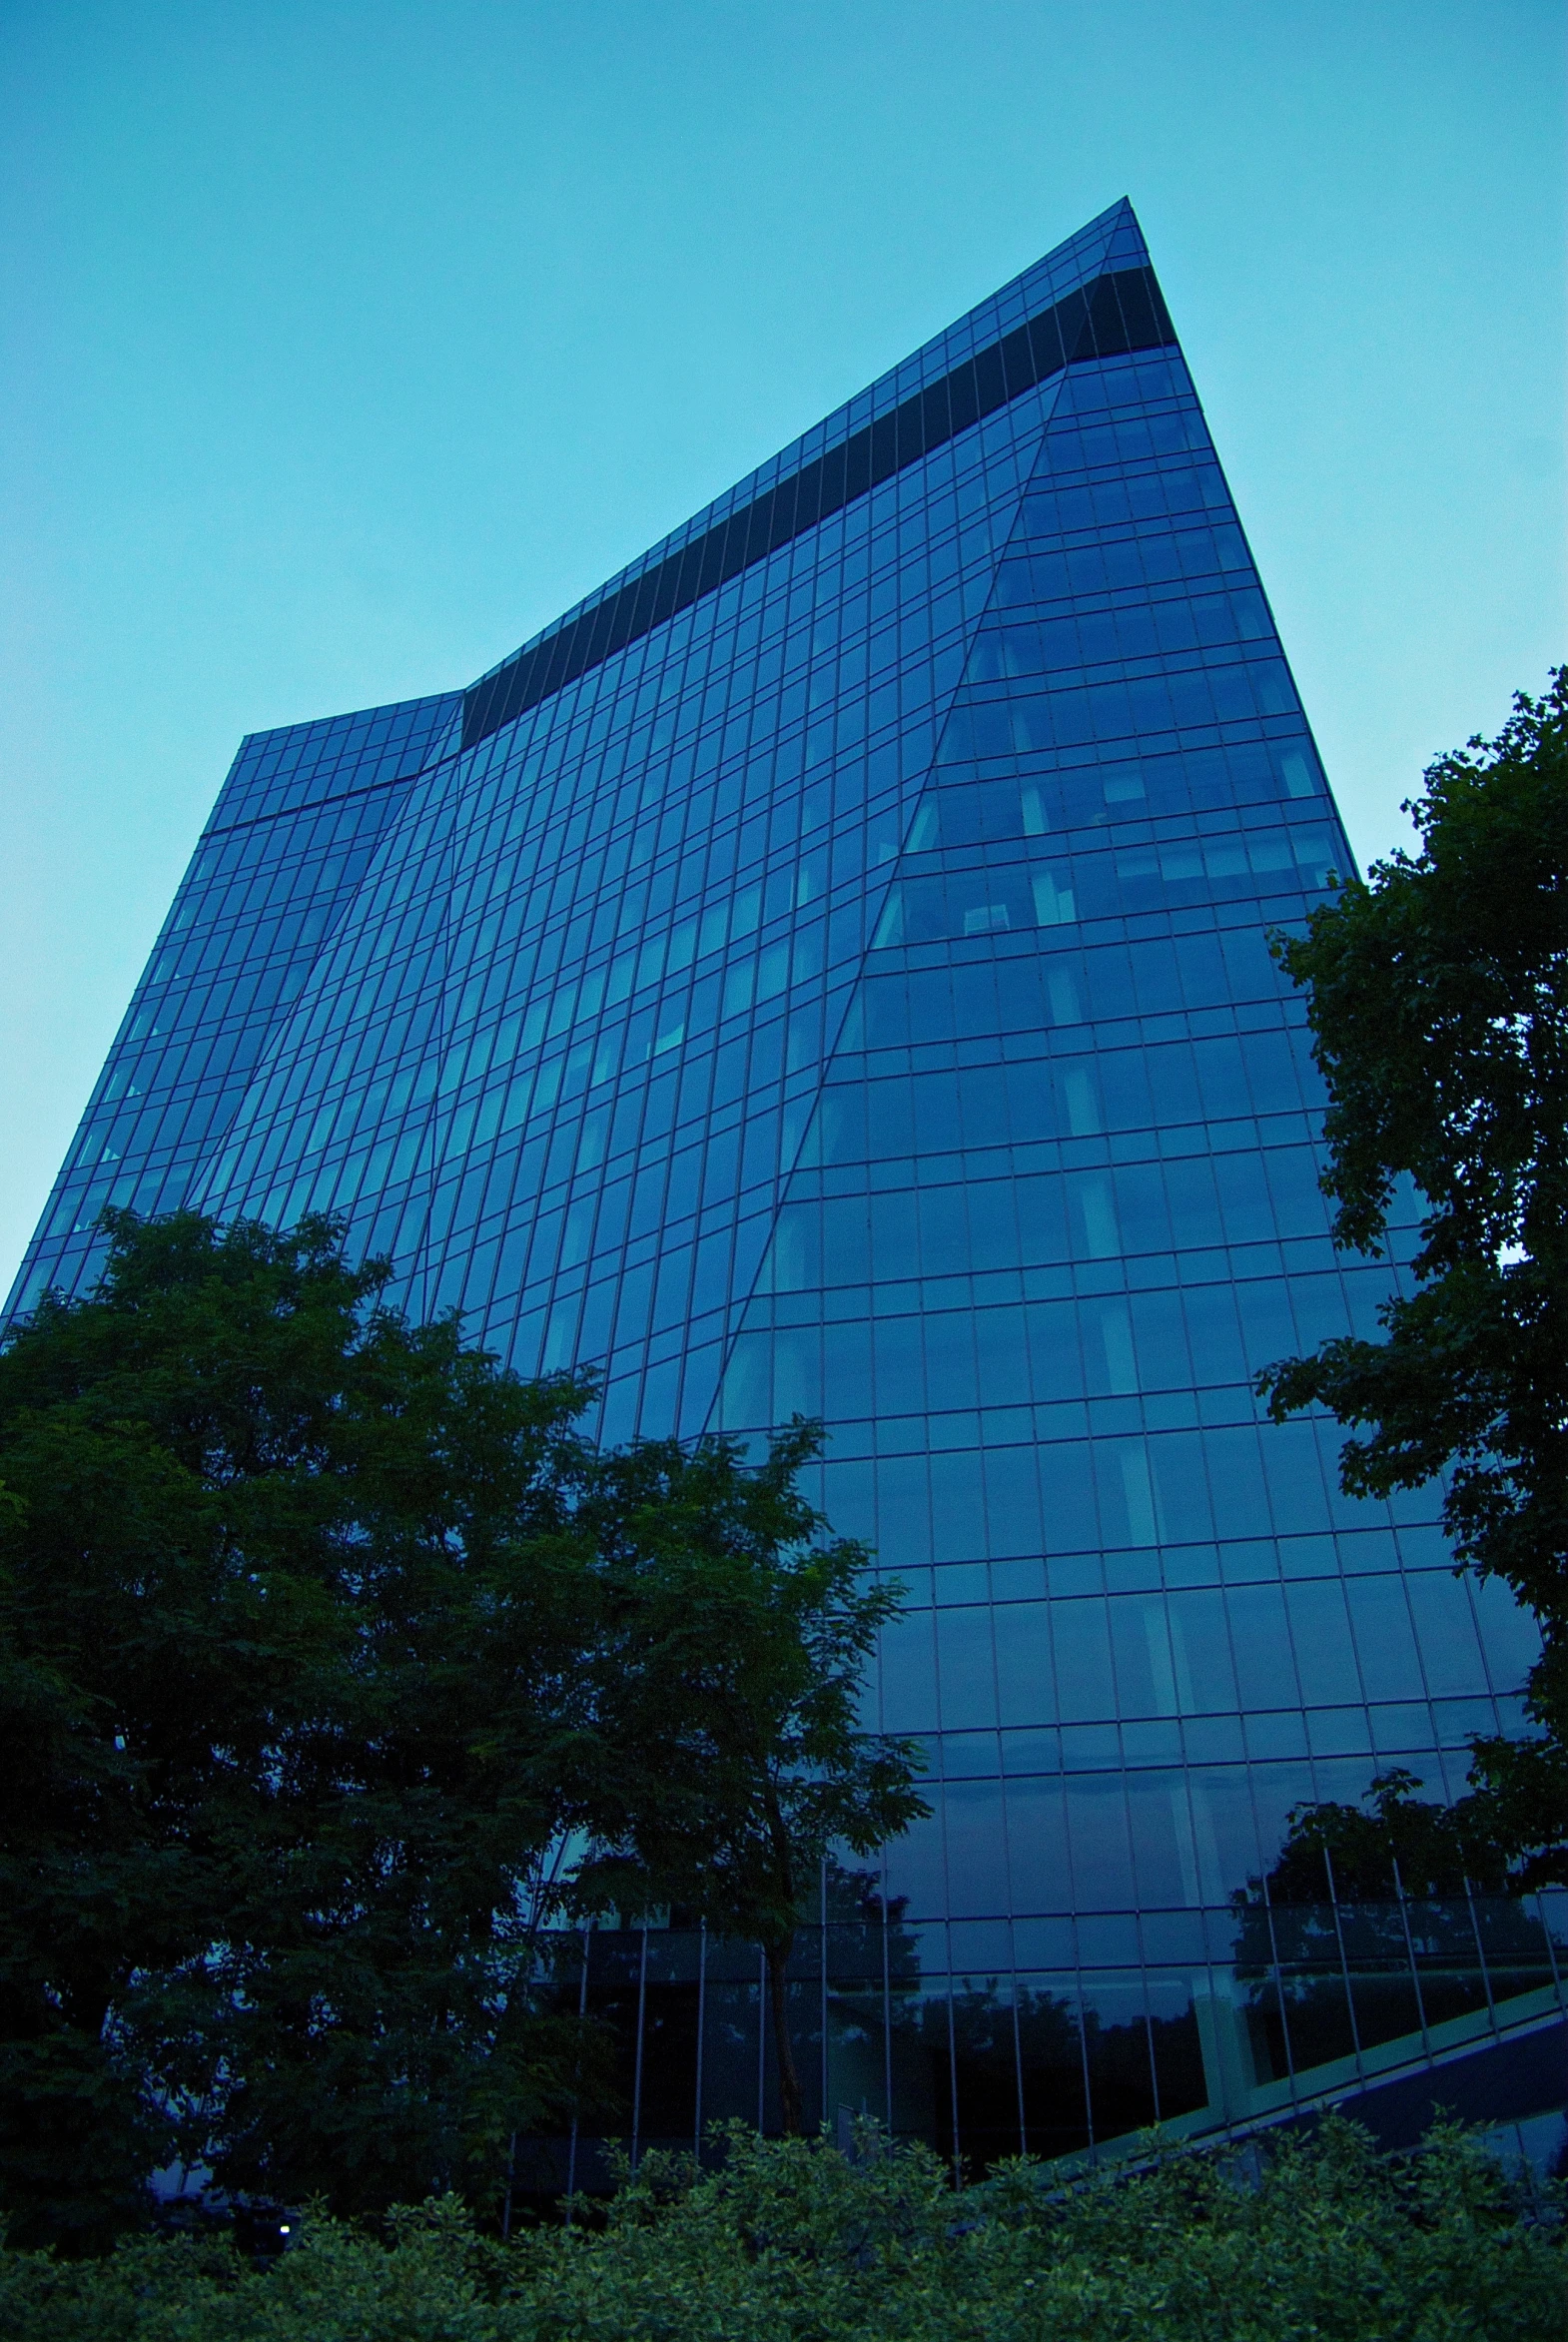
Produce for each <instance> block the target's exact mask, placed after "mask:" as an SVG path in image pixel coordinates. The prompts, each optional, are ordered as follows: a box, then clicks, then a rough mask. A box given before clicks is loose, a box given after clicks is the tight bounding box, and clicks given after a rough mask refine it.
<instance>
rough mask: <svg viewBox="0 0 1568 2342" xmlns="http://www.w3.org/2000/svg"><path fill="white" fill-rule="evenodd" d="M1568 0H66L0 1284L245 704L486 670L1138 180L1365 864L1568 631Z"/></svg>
mask: <svg viewBox="0 0 1568 2342" xmlns="http://www.w3.org/2000/svg"><path fill="white" fill-rule="evenodd" d="M1564 23H1565V19H1564V14H1563V11H1562V9H1561V6H1560V0H1469V4H1468V5H1455V4H1452V0H1264V4H1263V5H1261V6H1259V5H1258V0H1071V4H1064V0H1034V4H1033V5H1023V4H1020V0H769V4H767V5H763V4H761V0H758V4H756V5H750V4H748V0H727V4H725V5H719V4H716V0H644V4H643V5H641V6H631V5H624V4H622V5H616V4H613V0H569V4H567V0H507V4H501V0H438V4H437V0H314V4H313V0H99V4H95V0H8V4H7V5H6V7H5V9H4V11H3V15H0V75H3V89H4V98H3V109H0V120H3V124H4V128H3V131H0V138H3V141H4V157H3V180H0V217H3V219H4V222H5V226H4V228H3V230H0V259H3V266H4V272H5V286H4V299H3V312H0V314H3V317H4V321H5V324H4V331H5V334H6V337H7V341H8V344H9V348H8V353H7V363H6V366H5V370H4V388H3V393H0V399H3V404H0V480H3V498H4V505H3V510H0V528H3V555H0V558H3V563H4V578H5V611H6V622H5V648H4V672H3V676H0V792H3V794H0V853H3V868H4V874H5V875H4V901H5V915H4V920H3V923H0V936H3V949H4V955H5V961H4V967H3V970H0V1019H3V1032H0V1133H3V1138H0V1281H3V1280H6V1279H8V1278H9V1275H10V1272H11V1268H12V1266H13V1264H14V1262H15V1259H16V1257H17V1256H18V1254H19V1253H20V1251H21V1248H22V1245H23V1243H24V1242H25V1240H26V1237H27V1235H28V1233H29V1232H30V1230H31V1227H32V1223H33V1220H34V1218H35V1216H36V1214H37V1211H38V1209H39V1207H40V1205H41V1203H42V1201H43V1198H44V1195H45V1193H46V1191H47V1188H48V1184H49V1181H50V1178H51V1177H52V1175H53V1172H54V1171H55V1168H56V1166H57V1164H58V1161H59V1158H60V1156H61V1154H62V1152H63V1150H64V1148H65V1146H66V1144H67V1142H68V1140H69V1138H70V1135H71V1131H72V1129H73V1127H74V1125H75V1122H76V1118H77V1116H78V1114H79V1112H80V1110H81V1107H82V1105H83V1103H84V1101H85V1098H86V1095H87V1092H88V1089H89V1086H90V1084H91V1082H92V1079H93V1076H94V1074H95V1073H96V1071H97V1068H98V1066H99V1064H100V1062H101V1060H102V1057H103V1054H104V1051H105V1049H106V1047H107V1045H108V1043H109V1041H110V1038H111V1036H112V1034H113V1032H114V1028H115V1026H116V1024H117V1022H118V1020H119V1018H120V1015H121V1012H122V1010H123V1008H124V1005H125V1002H126V999H127V997H128V995H129V993H130V989H131V986H132V984H133V982H134V981H135V978H136V976H137V974H138V972H139V970H140V968H141V966H142V962H143V960H144V958H145V956H146V953H147V950H148V948H149V945H150V944H151V942H152V939H153V936H154V934H155V933H156V931H157V928H158V924H159V921H160V920H161V918H162V916H163V913H164V910H165V908H166V906H167V904H168V900H169V897H170V895H171V893H172V891H173V889H174V887H175V884H176V883H177V881H178V879H179V876H180V873H181V871H182V869H183V868H184V865H185V863H186V860H187V858H188V856H189V854H190V851H191V848H192V845H193V843H194V841H195V839H196V836H197V834H198V831H199V829H200V827H201V824H202V821H203V819H204V817H205V815H206V812H207V810H208V807H209V805H210V803H211V801H212V798H213V796H214V794H215V792H216V790H217V788H218V784H219V782H220V781H221V779H222V777H223V774H224V772H225V770H226V768H227V766H228V763H229V760H230V757H231V756H232V754H233V752H234V749H235V747H236V745H237V743H238V741H239V738H240V736H241V734H242V733H244V732H246V731H252V730H256V729H258V728H260V727H263V726H266V725H270V724H280V723H286V722H290V721H294V720H296V719H299V718H302V717H307V716H313V715H319V714H329V713H333V712H335V711H338V710H341V709H346V708H353V707H360V706H365V705H369V704H373V703H375V702H377V701H382V700H390V699H396V698H400V697H404V696H408V695H411V694H415V693H421V692H425V691H433V690H436V689H441V688H446V687H449V686H452V685H460V684H462V683H464V682H467V681H469V680H471V679H472V677H473V676H474V675H475V674H477V673H478V672H479V671H480V670H481V669H483V668H484V667H486V666H488V665H489V664H490V663H491V662H492V661H494V660H495V659H497V658H499V657H500V656H502V655H503V654H504V653H505V652H506V651H507V650H509V649H510V648H512V647H513V646H514V645H515V644H516V643H517V642H519V641H520V640H521V639H522V638H523V636H524V635H525V634H527V633H529V632H531V631H532V630H533V629H534V628H535V627H537V626H539V625H541V624H542V623H544V622H545V621H546V620H547V619H549V618H550V617H552V616H553V615H554V614H555V613H556V612H557V611H558V610H560V609H561V608H562V607H563V606H564V605H565V604H567V603H568V602H570V601H571V600H573V599H574V598H575V597H576V596H577V595H578V594H580V593H582V592H584V591H585V590H586V589H588V588H589V587H591V586H592V585H594V584H596V583H597V582H598V580H599V579H600V578H601V577H603V576H604V575H606V574H607V573H608V572H609V571H610V570H612V569H614V568H616V567H617V566H618V565H619V564H620V563H621V562H623V561H625V560H626V559H628V558H629V557H630V556H631V555H633V554H635V553H636V552H638V551H639V550H640V549H641V548H642V547H643V546H644V545H645V544H647V543H648V542H649V541H651V540H652V539H653V538H655V537H656V536H658V535H660V534H661V533H662V532H663V531H664V530H666V529H667V528H669V527H671V526H672V525H673V524H674V523H676V522H677V521H679V520H681V519H682V518H683V517H684V516H685V515H686V514H687V513H688V512H689V511H691V510H692V509H693V508H694V507H696V506H697V505H699V504H701V503H702V502H704V501H705V500H706V499H707V498H708V497H710V496H711V495H713V494H714V493H715V492H716V491H718V490H719V489H721V488H723V487H725V486H726V485H727V484H728V483H729V481H730V480H731V479H733V478H734V477H735V476H736V475H738V474H739V473H741V472H743V471H745V470H746V469H747V468H748V467H749V466H750V465H752V464H754V463H755V462H757V461H758V460H760V459H761V458H762V457H763V456H765V455H767V454H769V453H770V452H771V451H772V450H773V449H774V448H775V447H776V446H777V445H779V444H780V443H781V442H782V441H784V440H785V439H787V438H789V437H791V436H792V435H793V434H794V433H795V432H796V431H798V430H800V429H801V428H803V427H804V426H805V425H806V424H808V423H810V422H811V421H813V420H814V419H815V418H816V417H817V416H818V415H819V414H820V413H822V412H823V411H824V410H825V409H827V408H828V407H830V406H832V405H834V404H836V403H837V402H838V401H839V400H840V399H842V398H844V397H845V396H847V395H848V394H849V393H850V392H851V391H853V390H857V389H858V388H859V387H860V386H861V385H862V384H863V383H864V382H866V381H868V380H869V379H870V378H871V377H872V376H874V375H876V374H878V373H879V372H881V371H882V370H883V369H884V368H885V367H887V366H888V365H890V364H891V363H893V362H894V361H895V360H897V359H898V358H900V357H902V356H903V355H904V353H905V352H906V351H908V350H909V349H911V348H912V347H914V346H915V345H916V344H917V343H919V342H921V341H923V340H924V339H925V338H926V337H927V336H928V335H930V334H932V333H933V332H935V331H936V330H937V329H938V328H940V327H941V326H943V325H944V324H945V323H946V322H947V321H948V320H949V319H950V318H952V317H953V316H955V315H956V314H958V313H959V312H961V311H963V310H964V309H966V308H968V307H969V306H970V305H971V304H972V303H973V302H974V301H976V300H977V299H979V298H980V297H981V296H982V295H984V294H986V293H988V292H990V291H991V290H992V289H993V288H994V287H995V286H997V285H998V284H1000V283H1002V282H1003V281H1004V280H1006V279H1007V278H1008V277H1010V276H1012V275H1013V274H1014V273H1015V272H1016V271H1017V270H1019V269H1020V268H1022V267H1023V266H1024V265H1025V264H1026V263H1027V262H1029V261H1030V260H1032V259H1034V258H1035V257H1036V256H1037V255H1038V254H1040V253H1041V252H1043V251H1045V250H1046V249H1048V248H1049V247H1050V246H1051V245H1053V244H1055V243H1057V242H1058V241H1059V240H1060V239H1061V238H1063V237H1064V236H1066V235H1068V234H1069V233H1071V231H1072V230H1073V229H1075V228H1077V227H1078V226H1079V225H1080V224H1081V223H1082V222H1083V221H1084V220H1086V219H1087V218H1089V217H1090V216H1091V215H1092V214H1094V213H1096V212H1098V211H1100V210H1102V209H1103V208H1104V207H1105V206H1106V205H1107V204H1108V203H1110V202H1112V201H1113V200H1114V199H1115V198H1116V197H1118V196H1120V195H1122V194H1124V193H1125V194H1128V195H1131V197H1132V199H1133V201H1134V203H1135V205H1136V206H1137V208H1138V211H1139V214H1140V217H1141V219H1142V221H1143V224H1144V228H1145V231H1146V234H1147V235H1148V237H1149V239H1150V243H1151V245H1152V247H1153V251H1154V255H1155V261H1156V265H1157V267H1158V269H1159V271H1160V274H1161V277H1162V280H1163V282H1164V285H1165V288H1166V292H1167V295H1168V297H1169V299H1170V302H1171V306H1172V309H1173V311H1174V312H1175V315H1176V325H1177V329H1178V331H1179V332H1180V334H1181V337H1182V340H1183V342H1184V344H1185V346H1186V350H1187V354H1188V357H1189V359H1190V361H1191V363H1192V367H1193V371H1194V373H1195V375H1196V378H1197V383H1198V388H1199V390H1200V392H1201V394H1202V396H1203V398H1204V400H1205V402H1206V405H1207V407H1208V412H1209V415H1210V419H1211V421H1212V424H1213V427H1214V432H1215V436H1216V438H1217V440H1218V444H1219V449H1220V453H1221V456H1222V458H1223V460H1224V462H1225V464H1226V466H1227V468H1228V470H1229V473H1230V477H1231V481H1232V484H1233V486H1234V489H1235V492H1236V496H1237V500H1238V502H1239V504H1240V508H1241V514H1242V518H1243V520H1244V521H1245V523H1246V525H1247V528H1248V529H1249V531H1250V533H1251V536H1252V540H1253V543H1254V546H1255V548H1256V551H1257V554H1258V557H1259V560H1260V563H1261V566H1262V571H1263V576H1264V580H1265V583H1266V584H1267V586H1268V588H1269V590H1270V592H1271V594H1272V596H1273V600H1274V604H1275V608H1276V610H1277V613H1278V616H1279V620H1280V624H1281V627H1282V630H1283V633H1284V637H1285V643H1286V647H1287V649H1288V651H1289V653H1290V656H1291V658H1292V660H1293V662H1294V665H1295V669H1296V673H1297V676H1298V678H1299V680H1300V683H1301V687H1302V690H1303V693H1304V696H1305V700H1306V705H1307V709H1308V712H1309V714H1310V716H1311V718H1312V720H1313V722H1314V724H1315V726H1316V728H1317V732H1318V737H1319V740H1320V742H1321V744H1322V747H1323V751H1324V754H1325V757H1326V760H1327V764H1328V769H1329V772H1330V774H1331V776H1332V778H1333V781H1334V784H1335V787H1336V789H1337V790H1338V793H1339V797H1340V802H1341V804H1342V805H1343V807H1344V810H1345V813H1346V816H1347V818H1348V821H1349V825H1350V830H1351V834H1352V837H1353V839H1354V842H1355V844H1356V846H1357V848H1358V850H1359V851H1360V853H1361V854H1362V856H1363V858H1365V857H1368V856H1370V855H1372V854H1374V853H1376V852H1378V851H1380V850H1381V849H1383V848H1385V847H1386V846H1387V845H1388V844H1389V843H1391V842H1392V841H1393V839H1394V838H1395V837H1396V836H1397V835H1398V834H1399V828H1400V824H1399V815H1398V804H1399V800H1400V799H1401V798H1402V797H1404V796H1406V795H1408V794H1409V793H1410V791H1411V789H1412V787H1413V785H1414V784H1415V782H1416V781H1417V779H1418V776H1419V773H1420V770H1421V767H1422V764H1423V763H1424V762H1425V760H1426V759H1427V758H1428V757H1429V756H1430V755H1432V754H1433V753H1434V752H1435V751H1437V750H1438V749H1439V748H1441V747H1443V746H1446V745H1449V744H1451V743H1453V742H1455V741H1457V740H1459V739H1462V738H1463V737H1465V736H1466V735H1467V734H1469V733H1470V732H1472V731H1474V730H1477V729H1487V730H1490V729H1494V728H1495V727H1496V725H1497V724H1498V723H1499V722H1500V721H1501V719H1502V717H1503V716H1504V714H1505V713H1506V709H1507V704H1508V698H1509V694H1510V692H1511V691H1512V690H1513V688H1514V687H1515V686H1517V685H1528V686H1539V685H1540V683H1541V682H1542V681H1543V680H1544V677H1545V673H1546V669H1547V666H1548V664H1549V662H1551V661H1552V660H1553V659H1554V658H1557V657H1559V656H1561V655H1562V646H1563V641H1564V628H1563V616H1564V583H1565V581H1564V528H1563V517H1564V515H1563V503H1564V495H1563V470H1564V465H1563V444H1562V438H1563V434H1562V406H1563V376H1564V367H1563V358H1564V282H1563V251H1564V210H1565V205H1564V193H1565V189H1564V179H1565V168H1564V151H1565V137H1564V129H1565V123H1564V80H1565V74H1564V42H1565V35H1564Z"/></svg>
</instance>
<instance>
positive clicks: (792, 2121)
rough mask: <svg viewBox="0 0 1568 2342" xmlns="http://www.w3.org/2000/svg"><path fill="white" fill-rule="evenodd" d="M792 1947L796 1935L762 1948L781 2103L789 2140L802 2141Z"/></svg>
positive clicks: (802, 2124) (802, 2121) (802, 2117)
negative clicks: (792, 2029)
mask: <svg viewBox="0 0 1568 2342" xmlns="http://www.w3.org/2000/svg"><path fill="white" fill-rule="evenodd" d="M793 1945H794V1938H793V1936H787V1937H785V1939H784V1940H783V1942H782V1943H778V1944H765V1945H764V1946H763V1954H764V1957H765V1958H766V1960H767V1963H768V2005H769V2006H770V2008H771V2009H772V2011H773V2047H774V2051H775V2054H776V2056H777V2058H778V2068H779V2100H780V2103H781V2104H782V2106H783V2109H784V2133H785V2136H786V2137H787V2138H799V2137H800V2136H801V2134H802V2133H803V2131H804V2130H805V2127H806V2121H805V2115H804V2112H803V2110H802V2107H801V2102H800V2076H799V2074H798V2073H797V2072H796V2071H795V2051H794V2048H793V2047H792V2045H791V2042H790V2037H789V1993H788V1990H787V1988H786V1985H785V1981H784V1971H785V1969H786V1968H787V1967H788V1966H789V1955H790V1952H791V1950H792V1948H793Z"/></svg>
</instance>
